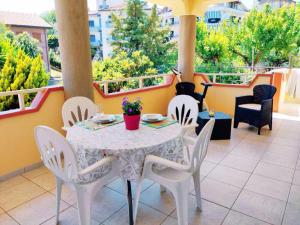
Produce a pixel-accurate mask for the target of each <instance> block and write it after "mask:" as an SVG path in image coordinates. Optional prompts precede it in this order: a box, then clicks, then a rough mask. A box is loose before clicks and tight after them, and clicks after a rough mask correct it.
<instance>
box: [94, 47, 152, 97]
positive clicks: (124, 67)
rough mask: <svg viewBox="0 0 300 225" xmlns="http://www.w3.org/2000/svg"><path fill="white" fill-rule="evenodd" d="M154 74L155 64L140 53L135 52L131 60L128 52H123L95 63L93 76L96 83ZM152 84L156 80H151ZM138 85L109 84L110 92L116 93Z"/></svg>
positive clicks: (134, 83) (127, 83) (129, 83)
mask: <svg viewBox="0 0 300 225" xmlns="http://www.w3.org/2000/svg"><path fill="white" fill-rule="evenodd" d="M153 74H157V70H156V69H155V68H154V67H153V62H151V61H150V59H149V58H148V57H147V56H145V55H143V54H142V53H141V52H140V51H135V52H133V53H132V55H131V57H130V58H129V57H128V56H127V53H126V52H124V51H122V52H119V54H117V55H115V56H113V57H112V58H106V59H104V60H103V61H95V62H93V76H94V79H95V80H96V81H102V80H118V79H123V78H129V77H139V76H144V75H153ZM151 82H152V83H153V82H155V80H151ZM137 84H138V83H137V82H136V81H132V82H121V83H119V84H109V90H110V92H114V91H119V90H120V89H121V88H122V89H127V88H134V87H136V86H137ZM148 85H149V82H148Z"/></svg>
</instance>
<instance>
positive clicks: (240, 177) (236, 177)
mask: <svg viewBox="0 0 300 225" xmlns="http://www.w3.org/2000/svg"><path fill="white" fill-rule="evenodd" d="M249 176H250V173H247V172H243V171H240V170H236V169H233V168H230V167H225V166H217V167H216V168H215V169H213V171H212V172H211V173H210V174H209V175H208V178H211V179H215V180H217V181H221V182H224V183H227V184H231V185H233V186H237V187H240V188H242V187H243V186H244V185H245V183H246V182H247V180H248V178H249Z"/></svg>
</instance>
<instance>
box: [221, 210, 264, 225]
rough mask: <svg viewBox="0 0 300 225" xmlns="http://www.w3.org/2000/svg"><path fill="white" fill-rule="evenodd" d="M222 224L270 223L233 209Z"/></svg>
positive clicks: (261, 224)
mask: <svg viewBox="0 0 300 225" xmlns="http://www.w3.org/2000/svg"><path fill="white" fill-rule="evenodd" d="M222 225H268V223H265V222H263V221H261V220H258V219H255V218H252V217H250V216H246V215H244V214H242V213H239V212H236V211H233V210H231V211H230V212H229V214H228V215H227V217H226V219H225V220H224V222H223V224H222Z"/></svg>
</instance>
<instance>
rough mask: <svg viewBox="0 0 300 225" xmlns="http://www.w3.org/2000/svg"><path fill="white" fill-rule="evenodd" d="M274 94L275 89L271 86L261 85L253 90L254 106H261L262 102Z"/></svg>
mask: <svg viewBox="0 0 300 225" xmlns="http://www.w3.org/2000/svg"><path fill="white" fill-rule="evenodd" d="M275 93H276V88H275V87H274V86H272V85H267V84H261V85H256V86H255V87H254V88H253V97H254V102H255V103H256V104H261V102H262V101H263V100H267V99H272V98H273V96H274V95H275Z"/></svg>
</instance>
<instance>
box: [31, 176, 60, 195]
mask: <svg viewBox="0 0 300 225" xmlns="http://www.w3.org/2000/svg"><path fill="white" fill-rule="evenodd" d="M31 180H32V182H34V183H35V184H37V185H39V186H41V187H42V188H44V189H45V190H47V191H51V190H52V189H53V188H55V186H56V180H55V177H54V175H52V173H46V174H42V175H40V176H37V177H35V178H33V179H31Z"/></svg>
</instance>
